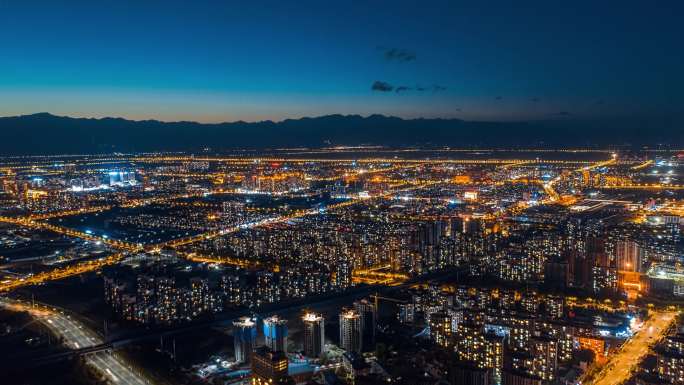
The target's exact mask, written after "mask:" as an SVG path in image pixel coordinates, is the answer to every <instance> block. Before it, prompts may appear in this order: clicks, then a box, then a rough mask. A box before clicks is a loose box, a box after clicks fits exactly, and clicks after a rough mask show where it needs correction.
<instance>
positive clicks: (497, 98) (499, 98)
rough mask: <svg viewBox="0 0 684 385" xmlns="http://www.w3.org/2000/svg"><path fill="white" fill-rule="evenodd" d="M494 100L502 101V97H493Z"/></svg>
mask: <svg viewBox="0 0 684 385" xmlns="http://www.w3.org/2000/svg"><path fill="white" fill-rule="evenodd" d="M494 99H496V100H502V99H503V96H497V97H495V98H494Z"/></svg>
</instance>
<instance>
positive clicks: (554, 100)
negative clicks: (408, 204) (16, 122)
mask: <svg viewBox="0 0 684 385" xmlns="http://www.w3.org/2000/svg"><path fill="white" fill-rule="evenodd" d="M476 3H477V4H476ZM485 4H486V5H485ZM683 42H684V2H682V1H649V2H647V1H596V0H593V1H566V2H558V1H548V0H547V1H538V2H536V1H535V2H528V1H501V2H495V1H477V2H476V1H456V0H451V1H374V0H365V1H353V2H349V1H344V2H342V1H340V2H333V1H321V0H318V1H282V0H280V1H250V2H246V1H245V2H232V1H218V0H217V1H201V0H199V1H198V0H195V1H173V0H164V1H140V0H137V1H123V0H118V1H93V0H87V1H80V0H70V1H54V0H51V1H47V0H46V1H35V0H0V48H1V50H0V116H10V115H19V114H29V113H34V112H40V111H48V112H51V113H55V114H60V115H69V116H79V117H80V116H86V117H91V116H94V117H102V116H120V117H125V118H131V119H150V118H154V119H160V120H197V121H203V122H217V121H234V120H247V121H256V120H264V119H273V120H281V119H285V118H297V117H302V116H319V115H325V114H333V113H341V114H362V115H368V114H375V113H377V114H385V115H395V116H400V117H405V118H414V117H444V118H452V117H458V118H463V119H468V120H495V121H508V120H545V119H568V120H573V119H577V120H582V121H591V120H595V121H598V120H601V119H612V118H616V119H642V120H648V119H668V120H669V121H673V120H674V121H682V122H684V102H683V100H684V96H682V95H683V90H682V88H683V87H684V74H683V70H684V43H683Z"/></svg>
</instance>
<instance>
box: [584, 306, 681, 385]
mask: <svg viewBox="0 0 684 385" xmlns="http://www.w3.org/2000/svg"><path fill="white" fill-rule="evenodd" d="M676 315H677V313H675V312H668V311H654V312H653V313H652V315H651V316H650V317H649V318H648V319H647V320H646V322H644V324H643V325H642V327H641V329H640V330H639V331H638V332H637V333H636V334H635V335H634V336H633V337H632V338H630V339H629V340H628V341H627V342H625V344H624V345H623V346H622V347H621V348H620V350H619V351H618V352H617V353H615V354H613V355H612V356H611V357H610V360H609V361H608V363H607V364H606V366H604V367H603V369H602V370H601V371H600V372H599V373H598V374H597V375H596V376H595V377H594V379H593V381H591V382H589V383H590V384H592V385H618V384H622V383H624V382H626V381H627V380H629V379H630V378H631V377H632V374H633V371H634V369H635V368H636V366H637V365H638V364H639V363H640V362H641V361H642V360H643V358H644V357H645V356H646V355H647V354H648V352H649V351H650V349H651V346H653V344H654V343H656V342H657V341H659V340H660V339H661V338H663V337H664V336H665V335H666V334H667V332H668V330H669V329H670V327H671V326H672V323H673V322H674V320H675V316H676Z"/></svg>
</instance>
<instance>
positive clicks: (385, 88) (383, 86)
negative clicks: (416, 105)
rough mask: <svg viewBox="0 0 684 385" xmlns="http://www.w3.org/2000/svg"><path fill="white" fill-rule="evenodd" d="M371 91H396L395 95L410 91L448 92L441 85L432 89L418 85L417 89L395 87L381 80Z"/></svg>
mask: <svg viewBox="0 0 684 385" xmlns="http://www.w3.org/2000/svg"><path fill="white" fill-rule="evenodd" d="M371 90H372V91H378V92H390V91H394V92H395V93H401V92H408V91H416V92H425V91H428V90H430V91H432V92H442V91H446V90H447V88H446V87H445V86H442V85H439V84H434V85H432V86H430V87H425V86H420V85H417V86H415V87H411V86H403V85H399V86H394V85H392V84H390V83H387V82H383V81H380V80H376V81H375V82H373V84H372V85H371Z"/></svg>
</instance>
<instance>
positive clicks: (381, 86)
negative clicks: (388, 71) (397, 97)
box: [371, 80, 394, 92]
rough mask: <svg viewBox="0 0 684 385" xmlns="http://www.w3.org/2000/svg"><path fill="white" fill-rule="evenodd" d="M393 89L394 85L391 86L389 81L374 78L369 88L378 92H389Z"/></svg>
mask: <svg viewBox="0 0 684 385" xmlns="http://www.w3.org/2000/svg"><path fill="white" fill-rule="evenodd" d="M393 89H394V86H392V85H391V84H389V83H386V82H381V81H379V80H376V81H374V82H373V85H372V86H371V90H373V91H379V92H390V91H392V90H393Z"/></svg>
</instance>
